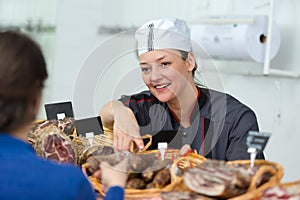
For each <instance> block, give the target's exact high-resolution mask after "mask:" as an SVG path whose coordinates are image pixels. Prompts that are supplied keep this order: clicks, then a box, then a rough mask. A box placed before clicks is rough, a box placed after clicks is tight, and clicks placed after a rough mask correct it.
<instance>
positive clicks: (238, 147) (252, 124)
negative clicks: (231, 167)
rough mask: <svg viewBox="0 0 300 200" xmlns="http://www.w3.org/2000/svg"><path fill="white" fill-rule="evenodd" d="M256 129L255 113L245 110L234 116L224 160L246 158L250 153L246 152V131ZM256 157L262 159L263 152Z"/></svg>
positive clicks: (248, 157)
mask: <svg viewBox="0 0 300 200" xmlns="http://www.w3.org/2000/svg"><path fill="white" fill-rule="evenodd" d="M250 130H252V131H258V130H259V129H258V123H257V119H256V116H255V113H254V112H253V111H252V110H247V111H244V112H242V113H241V114H239V115H237V116H236V120H235V121H234V123H233V127H232V129H231V132H230V134H229V146H228V150H227V152H226V160H247V159H250V155H249V153H248V152H247V149H248V147H247V145H246V139H247V134H248V132H249V131H250ZM256 158H257V159H264V155H263V153H259V154H258V155H257V157H256Z"/></svg>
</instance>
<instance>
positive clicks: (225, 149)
mask: <svg viewBox="0 0 300 200" xmlns="http://www.w3.org/2000/svg"><path fill="white" fill-rule="evenodd" d="M135 37H136V40H137V42H138V55H139V60H140V68H141V72H142V78H143V81H144V83H145V84H146V86H147V87H148V89H149V90H147V91H143V92H141V93H138V94H133V95H131V96H126V95H124V96H122V97H121V98H120V99H119V100H114V101H111V102H109V103H107V104H106V105H105V106H104V107H103V108H102V109H101V110H100V115H101V118H102V122H103V125H104V126H105V127H107V128H110V129H113V132H114V139H113V140H114V141H113V143H114V147H115V149H117V150H125V149H129V144H130V142H131V141H134V143H135V144H136V145H137V146H138V148H140V149H143V148H144V144H143V141H142V139H141V135H145V134H147V133H150V134H156V133H158V132H160V131H162V130H178V134H179V133H183V134H182V135H180V136H179V137H180V140H179V141H181V142H179V144H177V146H176V147H178V148H180V147H181V146H183V145H185V144H188V145H190V146H191V147H192V148H193V149H195V150H197V151H198V152H199V153H201V154H202V155H203V156H206V157H209V158H213V159H219V160H226V161H228V160H237V159H249V155H248V153H247V146H246V136H247V133H248V131H250V130H253V131H257V130H258V124H257V120H256V116H255V113H254V112H253V111H252V110H251V109H250V108H248V107H247V106H245V105H244V104H242V103H241V102H239V101H238V100H237V99H235V98H233V97H232V96H230V95H228V94H225V93H222V92H218V91H214V90H211V89H205V88H203V87H199V86H198V85H197V84H196V83H195V81H194V73H195V71H196V69H197V64H196V59H195V56H194V54H193V52H192V45H191V41H190V31H189V28H188V27H187V26H186V24H185V22H184V21H182V20H179V19H175V18H168V19H158V20H153V21H150V22H147V23H146V24H144V25H143V26H141V27H140V28H139V29H138V30H137V31H136V33H135ZM257 157H258V158H264V156H263V153H260V154H259V155H257Z"/></svg>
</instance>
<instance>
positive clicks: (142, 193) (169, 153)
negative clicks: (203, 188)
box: [82, 149, 205, 199]
mask: <svg viewBox="0 0 300 200" xmlns="http://www.w3.org/2000/svg"><path fill="white" fill-rule="evenodd" d="M138 154H142V155H145V154H156V156H157V157H158V158H159V157H160V151H159V150H150V151H144V152H140V153H138ZM165 158H166V159H172V160H174V163H175V166H179V168H181V169H183V168H185V167H190V166H193V165H196V164H198V163H201V162H203V160H205V158H204V157H202V156H199V155H197V154H195V153H190V154H188V155H186V156H184V157H180V155H179V150H177V149H167V150H166V152H165ZM173 165H174V164H172V166H171V169H170V174H171V183H170V184H168V185H166V186H165V187H163V188H160V189H159V188H157V189H156V188H155V189H125V197H126V199H141V198H144V199H145V198H150V197H151V198H154V197H159V196H160V193H161V192H168V191H171V190H172V189H173V187H174V186H175V185H176V183H175V182H174V181H175V180H177V179H175V178H173V176H175V175H172V172H171V171H172V167H173ZM88 167H89V164H88V163H85V164H83V165H82V170H83V172H84V173H85V174H87V173H86V172H87V171H86V170H87V168H88ZM174 170H175V169H174ZM88 179H89V180H90V182H91V184H92V186H93V188H94V189H95V190H96V191H98V192H99V193H100V194H101V195H105V193H104V191H103V189H102V186H101V183H99V181H98V180H97V179H96V178H95V177H93V176H88ZM178 180H179V179H178Z"/></svg>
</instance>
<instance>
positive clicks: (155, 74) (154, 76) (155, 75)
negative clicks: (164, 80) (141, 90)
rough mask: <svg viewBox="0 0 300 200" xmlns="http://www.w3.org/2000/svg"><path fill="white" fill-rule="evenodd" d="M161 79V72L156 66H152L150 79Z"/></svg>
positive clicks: (154, 80) (153, 80) (155, 80)
mask: <svg viewBox="0 0 300 200" xmlns="http://www.w3.org/2000/svg"><path fill="white" fill-rule="evenodd" d="M160 79H161V72H160V69H159V68H158V67H153V68H152V72H151V81H152V82H157V81H159V80H160Z"/></svg>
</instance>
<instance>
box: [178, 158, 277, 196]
mask: <svg viewBox="0 0 300 200" xmlns="http://www.w3.org/2000/svg"><path fill="white" fill-rule="evenodd" d="M258 171H259V174H256V173H257V172H258ZM272 174H274V171H273V169H272V167H270V166H267V167H265V166H263V167H261V169H260V166H255V167H252V168H249V167H246V166H245V165H227V164H226V163H225V162H223V161H216V160H207V161H206V162H204V163H203V164H201V165H199V166H197V167H194V168H190V169H187V170H186V171H185V172H184V183H185V185H186V186H187V187H188V188H189V189H191V190H192V191H194V192H197V193H200V194H204V195H207V196H216V197H222V198H230V197H234V196H237V195H240V194H243V193H245V192H246V191H247V189H248V187H249V186H250V185H251V184H252V178H253V176H255V177H256V182H254V183H255V184H256V185H258V186H259V185H261V184H262V183H264V182H266V181H267V180H268V179H269V178H270V177H271V175H272Z"/></svg>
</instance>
